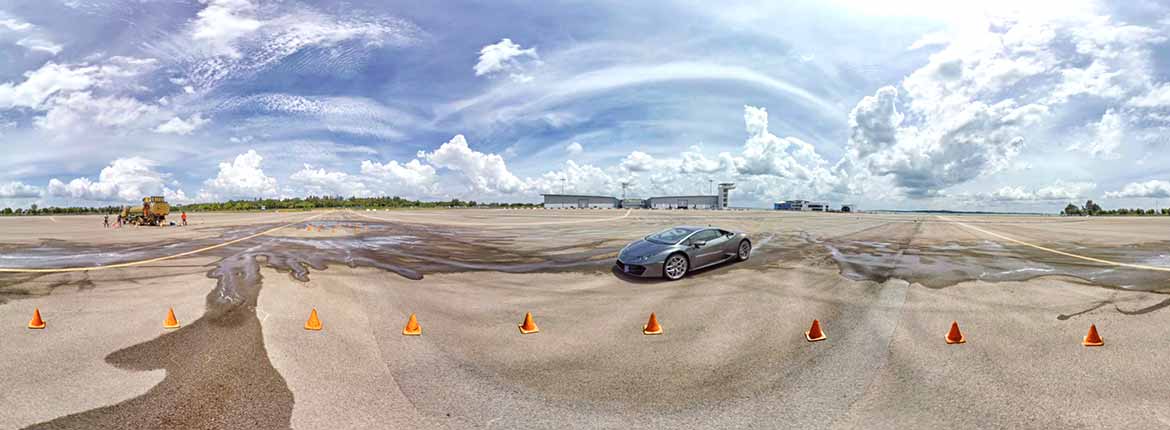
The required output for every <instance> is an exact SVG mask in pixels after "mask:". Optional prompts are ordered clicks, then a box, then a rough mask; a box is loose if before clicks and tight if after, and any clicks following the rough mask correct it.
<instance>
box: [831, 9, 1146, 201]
mask: <svg viewBox="0 0 1170 430" xmlns="http://www.w3.org/2000/svg"><path fill="white" fill-rule="evenodd" d="M988 24H989V25H987V26H972V27H971V28H969V29H966V31H963V32H960V33H959V34H956V35H954V36H953V37H950V38H949V39H947V40H944V39H941V38H940V39H935V38H934V37H924V38H923V40H922V41H920V43H916V44H915V45H914V46H913V47H912V48H914V47H922V46H926V45H928V44H934V42H942V43H945V44H946V47H945V48H944V49H942V50H941V51H939V52H937V53H935V54H934V55H932V56H931V57H930V60H929V62H928V64H927V65H925V66H923V67H921V68H919V69H918V70H916V71H914V72H913V73H911V74H910V75H909V76H908V77H906V78H905V79H904V80H903V81H902V83H901V86H900V88H898V87H893V86H887V87H883V88H881V89H879V90H878V91H877V92H876V93H875V94H874V95H872V96H868V97H865V98H863V99H862V100H861V101H860V102H859V103H858V104H857V105H856V106H855V107H854V109H853V111H852V112H851V113H850V118H849V125H850V139H849V143H848V145H847V149H848V154H849V155H848V159H847V160H843V161H842V163H841V165H842V166H848V167H850V168H853V169H859V170H860V172H851V173H853V174H857V173H860V174H861V176H860V177H867V176H868V177H877V178H879V179H881V180H887V181H889V182H890V183H891V184H892V185H893V186H895V187H897V188H898V190H900V191H901V192H902V193H903V194H905V195H908V196H910V197H926V196H934V195H938V194H939V193H940V192H941V191H942V190H944V189H946V188H948V187H951V186H954V185H957V184H962V183H966V182H970V181H972V180H974V179H976V178H979V177H982V176H984V175H988V174H991V173H995V172H998V171H1001V170H1003V169H1004V168H1006V167H1008V166H1010V165H1011V164H1012V162H1013V160H1014V159H1015V158H1016V156H1017V155H1018V154H1019V153H1020V152H1021V151H1022V150H1023V149H1024V147H1025V145H1026V140H1025V138H1026V137H1027V136H1028V135H1029V134H1031V132H1033V131H1034V130H1035V126H1037V125H1042V124H1043V123H1045V122H1046V121H1049V120H1052V119H1053V116H1054V112H1058V111H1059V112H1065V111H1067V110H1068V109H1066V104H1067V103H1068V102H1069V100H1070V99H1072V98H1073V97H1094V98H1097V99H1099V100H1102V101H1103V102H1105V103H1107V104H1109V105H1111V106H1121V105H1125V104H1127V103H1128V104H1129V105H1153V104H1156V100H1157V99H1159V98H1160V97H1158V95H1157V94H1155V93H1154V92H1149V91H1150V90H1151V88H1156V86H1155V85H1153V84H1152V82H1153V77H1152V75H1150V74H1149V72H1148V71H1149V70H1151V69H1150V67H1149V65H1150V62H1151V58H1152V55H1151V52H1152V51H1151V47H1152V46H1154V45H1155V44H1157V43H1160V42H1163V41H1165V40H1166V36H1165V35H1164V34H1159V33H1158V32H1157V31H1156V30H1154V29H1151V28H1147V27H1141V26H1134V25H1127V24H1124V23H1118V22H1115V21H1113V20H1112V19H1110V18H1109V17H1100V16H1091V15H1075V14H1073V15H1071V16H1066V17H1060V18H1057V19H1039V17H1016V18H1011V19H993V20H991V21H990V22H989V23H988ZM928 42H929V43H928ZM1147 92H1149V94H1146V93H1147ZM1155 92H1156V90H1155ZM1135 94H1136V95H1138V96H1137V97H1136V98H1134V99H1133V100H1132V101H1129V100H1128V97H1130V96H1131V95H1135ZM1143 94H1144V95H1143ZM1123 120H1124V118H1123V117H1122V116H1121V112H1120V111H1119V110H1115V109H1112V108H1111V109H1110V110H1108V111H1107V112H1106V114H1105V115H1104V116H1102V117H1101V119H1100V121H1098V122H1096V123H1094V124H1092V125H1091V126H1090V127H1089V128H1091V133H1090V134H1091V135H1092V136H1091V137H1090V138H1088V139H1086V140H1087V141H1086V142H1084V143H1081V144H1078V145H1074V147H1075V148H1076V149H1080V150H1084V151H1085V152H1088V153H1090V154H1092V155H1094V156H1096V157H1100V158H1117V157H1118V154H1117V150H1118V149H1119V147H1120V146H1121V145H1122V131H1123V128H1124V121H1123ZM1000 191H1004V192H1003V193H1001V195H1000V197H1010V196H1012V195H1022V194H1026V193H1015V192H1014V191H1019V190H1016V189H1004V190H1000Z"/></svg>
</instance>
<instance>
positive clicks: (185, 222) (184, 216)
mask: <svg viewBox="0 0 1170 430" xmlns="http://www.w3.org/2000/svg"><path fill="white" fill-rule="evenodd" d="M183 225H187V211H183Z"/></svg>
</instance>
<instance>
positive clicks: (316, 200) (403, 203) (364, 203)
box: [0, 196, 541, 216]
mask: <svg viewBox="0 0 1170 430" xmlns="http://www.w3.org/2000/svg"><path fill="white" fill-rule="evenodd" d="M469 207H486V208H532V207H541V204H539V203H480V202H476V201H475V200H469V201H464V200H459V199H451V200H447V201H421V200H407V199H404V198H401V197H397V196H395V197H341V196H336V197H333V196H325V197H318V196H310V197H306V198H300V197H297V198H291V199H256V200H228V201H226V202H214V203H192V204H186V205H172V206H171V211H172V212H175V211H187V212H225V211H258V210H262V209H266V210H274V209H282V210H289V209H292V210H311V209H319V208H350V209H400V208H469ZM121 211H122V207H121V206H105V207H67V208H59V207H48V208H38V207H37V205H35V204H34V205H31V206H30V207H29V208H28V209H21V208H16V209H13V208H4V209H2V210H0V216H12V215H80V214H114V213H118V212H121Z"/></svg>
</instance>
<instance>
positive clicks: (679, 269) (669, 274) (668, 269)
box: [662, 253, 690, 281]
mask: <svg viewBox="0 0 1170 430" xmlns="http://www.w3.org/2000/svg"><path fill="white" fill-rule="evenodd" d="M689 266H690V262H689V261H687V257H686V256H685V255H683V254H682V253H678V254H671V256H669V257H666V262H665V263H663V264H662V276H665V277H666V279H669V280H672V281H677V280H679V279H682V277H683V276H686V275H687V269H688V268H689Z"/></svg>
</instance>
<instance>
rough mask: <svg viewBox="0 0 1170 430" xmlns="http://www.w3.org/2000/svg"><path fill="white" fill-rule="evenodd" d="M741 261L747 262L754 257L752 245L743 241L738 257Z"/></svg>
mask: <svg viewBox="0 0 1170 430" xmlns="http://www.w3.org/2000/svg"><path fill="white" fill-rule="evenodd" d="M736 256H737V257H738V258H739V261H747V259H748V257H751V256H752V243H751V242H748V241H746V240H745V241H743V242H740V243H739V252H738V253H737V255H736Z"/></svg>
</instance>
